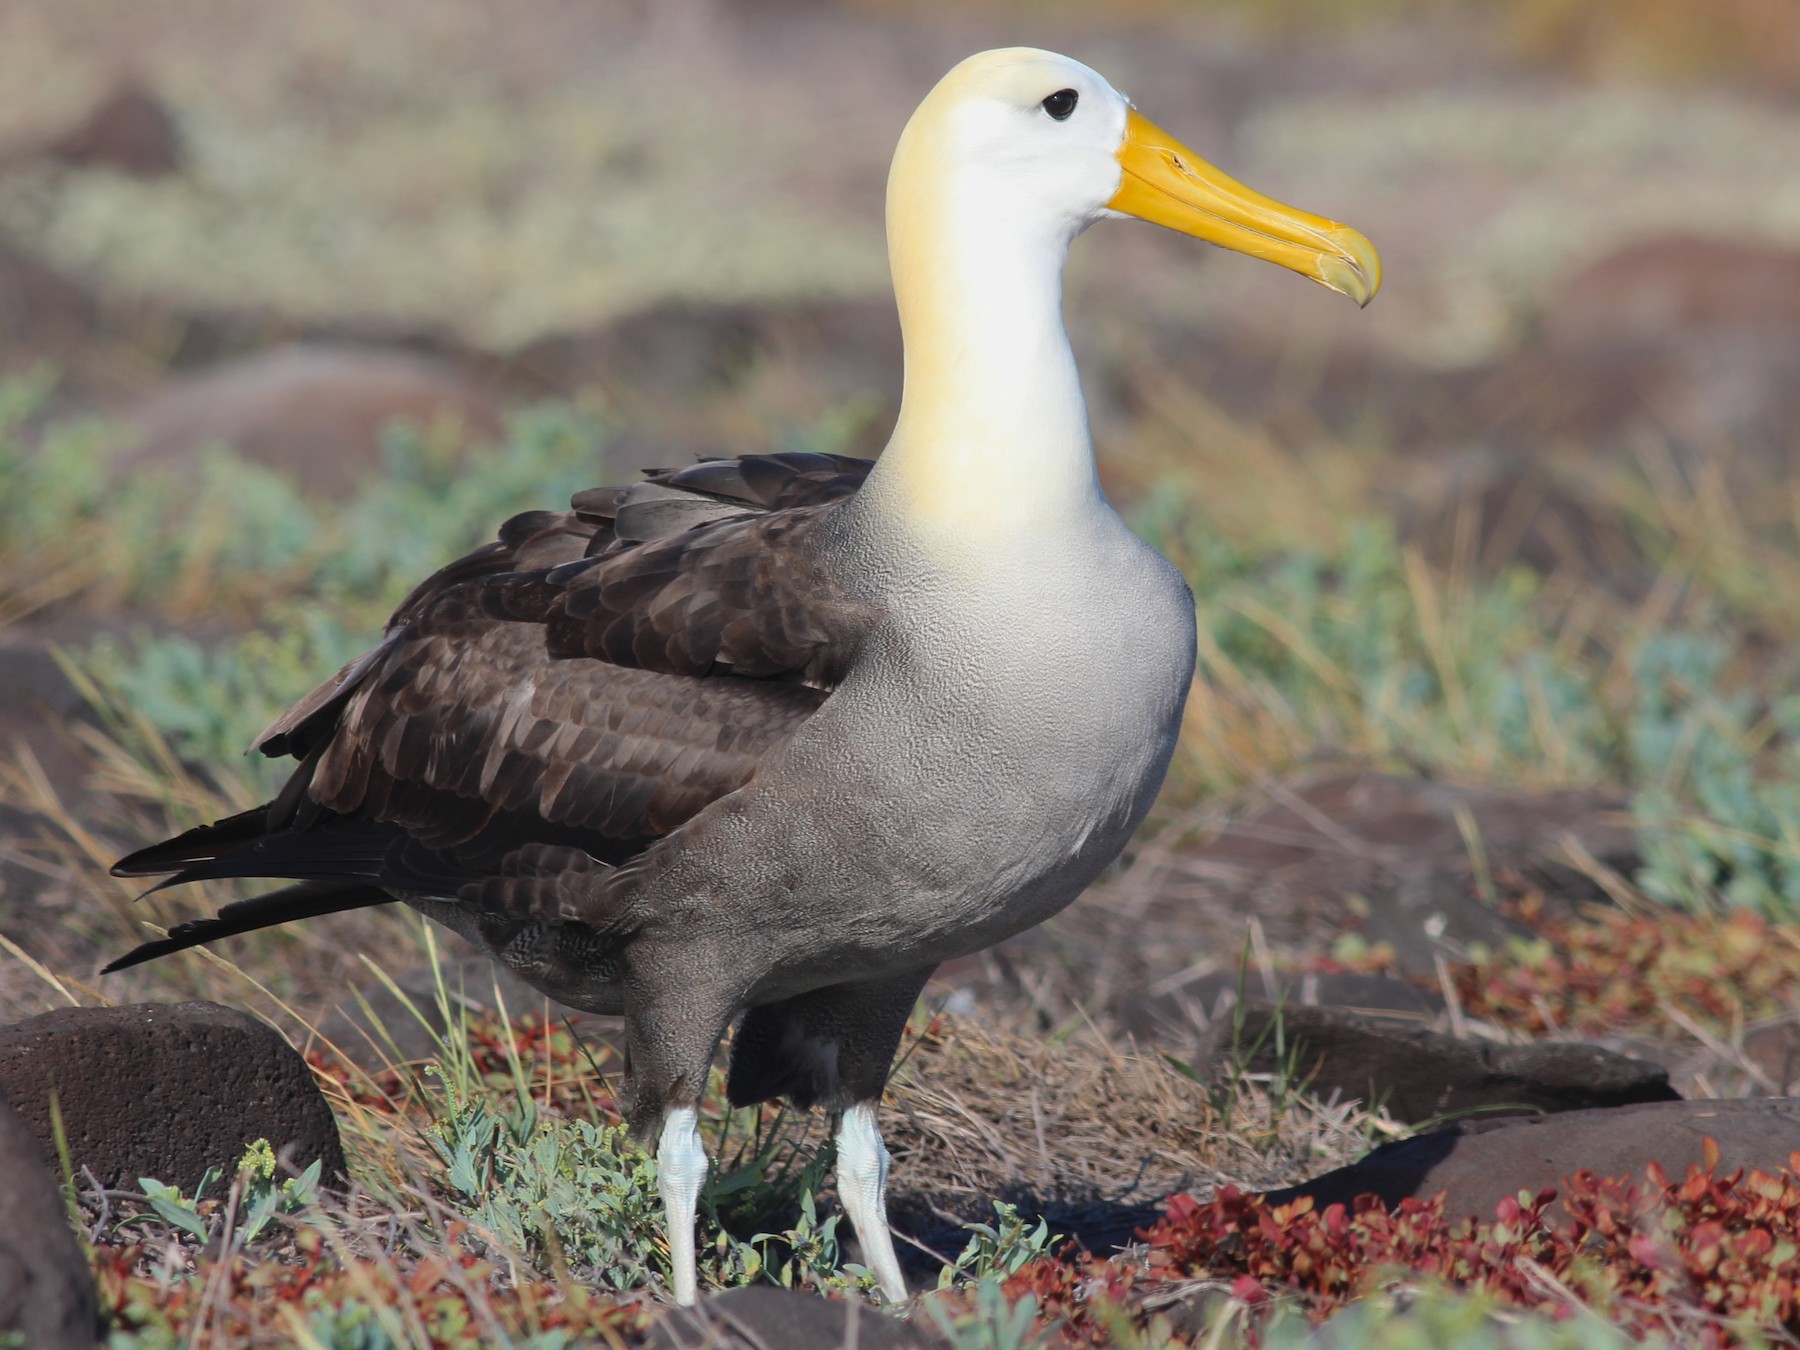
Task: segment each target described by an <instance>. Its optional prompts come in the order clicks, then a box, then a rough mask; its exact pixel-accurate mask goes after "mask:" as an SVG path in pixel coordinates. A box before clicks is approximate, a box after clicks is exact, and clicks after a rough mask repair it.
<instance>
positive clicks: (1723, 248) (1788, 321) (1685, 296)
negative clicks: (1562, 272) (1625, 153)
mask: <svg viewBox="0 0 1800 1350" xmlns="http://www.w3.org/2000/svg"><path fill="white" fill-rule="evenodd" d="M1796 325H1800V249H1795V248H1791V247H1788V248H1784V247H1782V246H1780V245H1776V244H1764V243H1758V242H1755V241H1752V240H1748V239H1708V238H1705V237H1704V236H1698V235H1672V236H1666V237H1664V238H1661V239H1646V240H1644V241H1642V242H1640V243H1635V244H1632V245H1630V246H1628V247H1626V248H1623V249H1620V250H1619V251H1618V252H1616V253H1612V254H1609V255H1607V256H1606V257H1604V258H1601V259H1600V260H1599V261H1598V262H1596V263H1593V264H1592V265H1590V266H1589V267H1587V268H1585V269H1584V270H1582V271H1580V272H1578V273H1576V274H1575V275H1574V276H1573V277H1571V278H1570V279H1569V280H1568V281H1567V282H1565V283H1564V284H1563V285H1561V286H1559V287H1557V289H1556V291H1555V294H1554V297H1553V298H1552V300H1551V302H1550V304H1549V306H1548V307H1547V309H1546V311H1545V313H1544V318H1543V326H1544V335H1545V337H1546V339H1547V340H1548V341H1549V342H1550V343H1551V344H1552V345H1554V346H1557V347H1561V348H1565V349H1568V348H1582V347H1592V346H1596V345H1600V344H1605V343H1618V342H1663V341H1666V340H1667V339H1669V338H1670V337H1672V336H1675V335H1683V336H1686V335H1691V334H1695V333H1700V332H1705V331H1709V330H1711V331H1717V330H1720V329H1750V330H1767V331H1782V330H1787V331H1791V330H1792V329H1793V328H1794V327H1795V326H1796Z"/></svg>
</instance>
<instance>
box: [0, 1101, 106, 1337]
mask: <svg viewBox="0 0 1800 1350" xmlns="http://www.w3.org/2000/svg"><path fill="white" fill-rule="evenodd" d="M0 1215H4V1216H5V1220H6V1221H5V1222H4V1223H0V1336H4V1335H6V1334H7V1333H11V1334H12V1335H14V1336H17V1337H18V1338H19V1344H21V1345H27V1346H30V1347H32V1350H89V1347H91V1346H93V1345H94V1344H95V1342H96V1341H98V1340H99V1333H100V1304H99V1299H98V1297H97V1296H96V1294H95V1292H94V1276H93V1272H91V1271H90V1270H89V1269H88V1263H87V1257H86V1256H85V1255H84V1254H83V1253H82V1250H81V1244H80V1243H79V1242H77V1241H76V1240H75V1234H74V1233H73V1232H71V1231H70V1229H69V1216H68V1212H67V1210H65V1209H64V1208H63V1198H62V1191H61V1189H60V1188H59V1187H58V1186H57V1184H56V1181H55V1179H54V1177H53V1176H52V1174H51V1172H50V1166H49V1160H48V1158H47V1157H46V1155H45V1154H44V1153H43V1151H42V1150H41V1149H40V1148H39V1146H38V1140H37V1138H36V1137H35V1136H34V1133H33V1131H32V1129H31V1128H30V1127H29V1126H27V1125H26V1124H25V1122H24V1121H23V1120H21V1119H20V1118H19V1116H18V1114H17V1113H16V1112H15V1111H14V1110H13V1109H12V1107H11V1106H9V1105H8V1104H7V1101H6V1095H5V1093H3V1092H0Z"/></svg>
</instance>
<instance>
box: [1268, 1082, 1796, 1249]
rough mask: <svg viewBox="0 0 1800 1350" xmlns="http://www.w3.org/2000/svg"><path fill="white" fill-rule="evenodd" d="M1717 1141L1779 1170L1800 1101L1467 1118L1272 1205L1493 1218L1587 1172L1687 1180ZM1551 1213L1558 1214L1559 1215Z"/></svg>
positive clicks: (1725, 1156) (1286, 1192)
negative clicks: (1402, 1206) (1423, 1206)
mask: <svg viewBox="0 0 1800 1350" xmlns="http://www.w3.org/2000/svg"><path fill="white" fill-rule="evenodd" d="M1708 1138H1711V1139H1714V1140H1716V1141H1717V1142H1718V1145H1719V1150H1720V1154H1721V1159H1720V1166H1721V1169H1722V1170H1723V1171H1725V1172H1730V1171H1732V1170H1734V1169H1736V1168H1739V1167H1760V1168H1762V1169H1763V1170H1764V1171H1771V1172H1772V1171H1775V1170H1776V1169H1778V1168H1781V1167H1785V1166H1787V1164H1788V1159H1789V1156H1790V1155H1791V1154H1792V1153H1793V1152H1794V1150H1795V1148H1796V1147H1797V1146H1800V1098H1792V1097H1756V1098H1733V1099H1730V1100H1723V1101H1692V1102H1650V1103H1646V1104H1643V1105H1639V1106H1619V1107H1612V1108H1610V1109H1605V1110H1595V1111H1570V1112H1566V1113H1565V1114H1562V1115H1555V1116H1535V1117H1526V1118H1522V1119H1512V1120H1477V1121H1463V1122H1461V1123H1459V1124H1456V1125H1452V1126H1450V1127H1448V1128H1447V1129H1442V1130H1433V1131H1432V1132H1431V1133H1429V1134H1421V1135H1416V1136H1414V1137H1413V1138H1411V1139H1401V1140H1397V1141H1396V1142H1394V1143H1391V1144H1383V1145H1381V1147H1379V1148H1377V1149H1376V1150H1375V1151H1374V1152H1372V1153H1370V1154H1369V1155H1368V1156H1367V1157H1364V1158H1362V1159H1360V1160H1359V1161H1357V1162H1354V1163H1351V1164H1350V1165H1349V1166H1348V1167H1340V1168H1337V1169H1336V1170H1335V1171H1331V1172H1327V1173H1325V1174H1324V1175H1323V1176H1319V1177H1315V1178H1313V1179H1312V1180H1311V1181H1308V1182H1304V1183H1302V1184H1301V1185H1298V1186H1290V1187H1287V1188H1285V1189H1283V1190H1279V1191H1270V1192H1268V1199H1269V1201H1270V1202H1271V1203H1272V1204H1286V1203H1287V1202H1289V1201H1290V1200H1294V1199H1297V1198H1298V1197H1300V1196H1302V1195H1306V1196H1311V1197H1312V1200H1313V1203H1314V1204H1315V1205H1317V1206H1318V1207H1320V1208H1324V1207H1325V1206H1326V1205H1333V1204H1343V1205H1348V1204H1350V1203H1351V1202H1352V1201H1354V1200H1355V1199H1356V1197H1357V1196H1359V1195H1364V1194H1370V1195H1377V1196H1379V1197H1381V1199H1382V1201H1383V1202H1384V1203H1386V1204H1388V1205H1398V1204H1399V1203H1400V1201H1402V1200H1403V1199H1405V1198H1406V1197H1407V1196H1417V1197H1418V1198H1420V1199H1429V1198H1431V1197H1432V1196H1434V1195H1436V1194H1437V1193H1438V1192H1439V1191H1443V1192H1444V1212H1445V1213H1446V1214H1447V1215H1448V1216H1450V1217H1451V1218H1461V1217H1465V1216H1469V1215H1474V1216H1476V1217H1479V1218H1483V1219H1490V1218H1492V1217H1493V1215H1494V1206H1496V1205H1497V1204H1499V1203H1500V1201H1502V1200H1504V1199H1506V1198H1507V1197H1508V1196H1517V1195H1518V1193H1519V1192H1520V1191H1529V1192H1532V1193H1536V1192H1537V1191H1540V1190H1542V1189H1544V1188H1545V1187H1547V1186H1555V1187H1560V1185H1561V1183H1562V1180H1563V1178H1565V1177H1568V1176H1572V1175H1573V1174H1574V1173H1576V1172H1579V1171H1582V1170H1584V1169H1585V1170H1586V1171H1590V1172H1593V1173H1595V1174H1596V1175H1598V1176H1631V1177H1641V1176H1642V1175H1643V1172H1644V1168H1645V1167H1646V1166H1647V1165H1648V1164H1650V1163H1652V1162H1655V1163H1658V1164H1660V1165H1661V1166H1662V1168H1663V1170H1664V1172H1666V1173H1667V1174H1668V1175H1669V1176H1671V1177H1679V1176H1681V1175H1682V1174H1684V1173H1685V1172H1686V1171H1687V1169H1688V1167H1689V1166H1690V1165H1692V1164H1694V1163H1702V1164H1703V1163H1704V1158H1703V1154H1702V1146H1703V1143H1704V1141H1705V1140H1706V1139H1708ZM1553 1212H1555V1211H1554V1210H1553Z"/></svg>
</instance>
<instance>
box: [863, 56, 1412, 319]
mask: <svg viewBox="0 0 1800 1350" xmlns="http://www.w3.org/2000/svg"><path fill="white" fill-rule="evenodd" d="M944 193H948V194H952V195H954V196H955V197H956V198H957V200H958V209H959V211H961V212H965V213H970V212H972V213H975V214H982V213H993V212H1002V213H1007V214H1008V215H1009V216H1011V217H1014V218H1018V219H1029V220H1031V221H1034V222H1037V223H1039V224H1041V226H1042V227H1043V228H1045V229H1047V230H1049V231H1050V232H1051V233H1052V235H1056V236H1060V237H1061V238H1062V239H1064V240H1065V241H1066V240H1067V239H1069V238H1073V237H1074V235H1076V234H1078V233H1080V232H1081V231H1082V230H1083V229H1085V228H1087V226H1088V225H1090V224H1092V223H1093V222H1094V221H1096V220H1100V219H1106V218H1121V217H1135V218H1137V219H1139V220H1148V221H1150V222H1152V223H1153V224H1157V225H1163V226H1167V227H1168V228H1169V229H1172V230H1179V231H1180V232H1181V233H1183V234H1190V235H1193V236H1195V237H1196V238H1199V239H1204V240H1206V241H1208V242H1209V243H1214V244H1217V245H1219V246H1220V247H1221V248H1228V249H1232V250H1234V251H1236V252H1239V253H1247V254H1249V255H1250V256H1252V257H1256V258H1265V259H1267V260H1268V261H1270V262H1273V263H1279V264H1280V265H1281V266H1283V267H1287V268H1291V269H1292V270H1294V271H1296V272H1298V273H1300V274H1301V275H1302V276H1306V277H1310V278H1311V279H1312V280H1314V281H1317V282H1318V283H1320V284H1321V285H1323V286H1327V287H1330V288H1331V289H1332V290H1334V291H1340V292H1342V293H1343V294H1345V295H1347V296H1349V297H1350V298H1351V299H1352V300H1355V301H1356V303H1357V304H1359V305H1366V304H1368V302H1369V301H1370V299H1372V298H1373V297H1374V295H1375V292H1376V291H1377V290H1378V289H1379V288H1380V286H1381V260H1380V258H1379V257H1377V256H1376V253H1375V248H1374V246H1373V245H1372V244H1370V243H1369V241H1368V240H1367V239H1365V238H1364V237H1363V236H1362V235H1361V234H1359V233H1358V232H1357V231H1355V230H1353V229H1350V228H1349V227H1348V226H1345V225H1340V224H1338V223H1337V222H1336V221H1333V220H1326V219H1324V218H1323V217H1321V216H1315V215H1310V214H1308V213H1307V212H1304V211H1299V210H1296V209H1295V208H1293V207H1291V206H1285V205H1283V204H1282V203H1280V202H1278V201H1274V200H1272V199H1270V198H1268V197H1265V196H1263V195H1262V194H1261V193H1258V192H1255V191H1253V190H1251V189H1250V188H1247V187H1245V186H1244V185H1243V184H1242V183H1239V182H1238V181H1236V180H1235V179H1233V178H1231V177H1229V176H1228V175H1226V174H1224V173H1222V172H1220V171H1219V170H1218V169H1216V168H1214V167H1213V166H1212V165H1210V164H1208V163H1207V162H1206V161H1205V160H1204V159H1202V158H1200V156H1198V155H1196V154H1195V153H1194V152H1193V151H1192V150H1189V149H1188V148H1187V147H1186V146H1184V145H1182V143H1181V142H1180V141H1178V140H1176V139H1175V138H1174V137H1172V136H1170V135H1169V134H1168V133H1167V132H1165V131H1163V130H1161V129H1160V128H1159V127H1157V126H1156V124H1155V123H1153V122H1151V121H1149V120H1148V119H1147V118H1145V117H1144V116H1142V115H1141V114H1140V113H1139V112H1138V111H1137V109H1136V108H1134V107H1132V105H1131V102H1130V100H1128V99H1127V98H1126V97H1125V96H1124V95H1123V94H1121V93H1120V92H1119V91H1118V90H1116V89H1114V88H1113V87H1112V85H1110V84H1108V83H1107V82H1106V80H1105V79H1104V78H1102V77H1101V76H1100V75H1099V74H1098V73H1096V72H1095V71H1093V70H1091V69H1089V68H1088V67H1087V66H1084V65H1082V64H1081V62H1079V61H1075V60H1071V59H1070V58H1069V57H1066V56H1059V55H1057V54H1056V53H1055V52H1047V51H1040V50H1038V49H1036V48H1032V47H1008V48H1002V49H1000V50H997V51H989V52H980V53H978V54H977V55H975V56H971V57H969V58H968V59H967V60H966V61H963V62H962V63H961V64H959V65H958V66H956V67H955V68H954V69H953V70H951V71H950V73H949V74H948V75H946V76H944V78H943V79H942V80H941V81H939V82H938V85H937V87H936V88H935V89H933V90H932V91H931V93H930V94H929V95H928V96H927V97H926V99H925V101H924V102H923V103H922V104H920V105H919V109H918V111H917V112H916V113H914V114H913V118H912V120H911V121H910V122H909V123H908V124H907V129H906V133H905V135H904V136H902V138H901V142H900V148H899V151H898V152H897V153H896V155H895V157H894V169H893V174H892V176H891V178H890V186H889V198H888V199H889V212H890V221H891V224H892V225H894V226H896V227H899V228H901V229H904V227H905V224H906V221H905V220H904V218H903V217H904V215H905V214H906V213H909V212H916V211H926V210H930V209H933V208H932V199H933V198H934V197H936V196H938V195H940V194H944ZM895 217H902V218H899V219H896V218H895Z"/></svg>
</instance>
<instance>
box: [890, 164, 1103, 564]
mask: <svg viewBox="0 0 1800 1350" xmlns="http://www.w3.org/2000/svg"><path fill="white" fill-rule="evenodd" d="M905 149H906V147H905V146H904V144H903V147H902V153H901V155H900V156H898V157H897V158H896V161H895V167H894V173H893V177H892V179H891V180H890V186H889V194H888V252H889V258H890V262H891V265H892V268H893V274H894V292H895V295H896V297H897V298H898V300H899V305H900V326H901V331H902V334H903V336H904V339H905V351H906V383H905V392H904V394H903V396H902V398H901V403H900V417H899V421H898V423H897V424H896V426H895V428H894V435H893V438H892V440H890V441H889V443H888V448H887V450H886V452H885V453H884V454H883V456H882V459H881V462H880V464H879V465H878V466H877V467H876V469H875V472H874V474H873V475H872V476H871V478H870V480H869V484H868V489H866V490H869V489H872V491H871V496H872V497H873V498H874V499H875V500H877V501H880V502H883V503H884V504H887V503H891V505H892V509H894V510H896V511H898V512H901V513H904V515H905V517H906V519H907V522H908V524H909V527H913V528H916V529H918V530H919V531H921V532H922V533H924V534H926V535H931V534H937V533H954V534H955V535H956V536H957V537H960V538H962V539H964V540H966V541H969V542H971V543H977V542H979V541H981V540H984V539H996V538H1003V537H1005V536H1008V535H1016V534H1018V533H1020V532H1022V531H1038V530H1043V529H1045V528H1049V529H1055V528H1057V527H1058V526H1060V525H1063V524H1066V523H1067V521H1068V519H1069V518H1070V516H1071V514H1074V513H1080V512H1084V511H1088V510H1092V509H1093V508H1094V507H1095V505H1097V504H1098V503H1099V502H1100V500H1101V496H1100V489H1099V485H1098V482H1097V480H1096V478H1095V473H1094V454H1093V444H1092V441H1091V440H1090V438H1089V435H1088V425H1087V406H1086V404H1085V402H1084V401H1083V399H1082V396H1081V384H1080V380H1079V378H1078V376H1077V374H1076V370H1075V358H1074V355H1073V353H1071V352H1070V350H1069V339H1068V335H1067V333H1066V332H1065V331H1064V329H1063V319H1062V269H1063V262H1064V260H1065V258H1066V256H1067V253H1068V244H1069V238H1070V235H1071V233H1072V231H1071V229H1070V227H1069V225H1068V223H1067V222H1066V221H1059V220H1054V219H1045V218H1043V216H1042V214H1041V213H1038V212H1030V211H1021V210H1019V209H1017V204H1016V203H1014V202H1009V201H1007V200H1006V199H1005V197H1004V194H1003V193H1002V192H1000V191H997V190H995V189H994V188H991V187H988V186H987V185H985V184H983V183H982V182H981V180H980V179H979V178H978V177H977V176H976V175H973V174H964V175H960V176H959V175H956V174H954V173H950V174H946V173H944V172H942V170H941V169H938V167H937V166H936V165H932V164H929V163H927V164H924V165H921V164H920V163H919V162H918V161H919V159H920V158H921V157H920V156H917V155H914V156H912V157H911V158H910V159H909V157H908V156H907V155H906V153H905ZM922 169H923V170H925V171H924V172H921V170H922ZM932 170H936V171H935V172H934V171H932ZM958 177H960V178H961V180H962V181H960V182H959V181H957V179H958ZM946 178H947V179H948V180H949V181H945V179H946Z"/></svg>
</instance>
